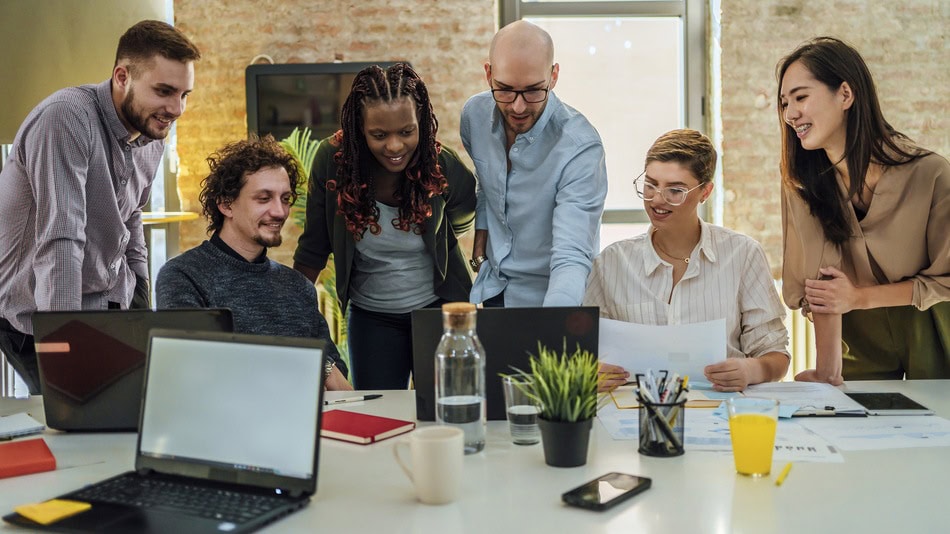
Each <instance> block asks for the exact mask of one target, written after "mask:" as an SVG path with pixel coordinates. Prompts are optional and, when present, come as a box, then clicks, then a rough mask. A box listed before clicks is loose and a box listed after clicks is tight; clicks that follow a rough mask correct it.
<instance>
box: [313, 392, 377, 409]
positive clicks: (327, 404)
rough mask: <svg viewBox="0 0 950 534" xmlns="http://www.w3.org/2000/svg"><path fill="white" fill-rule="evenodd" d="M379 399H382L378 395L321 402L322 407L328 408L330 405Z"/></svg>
mask: <svg viewBox="0 0 950 534" xmlns="http://www.w3.org/2000/svg"><path fill="white" fill-rule="evenodd" d="M380 397H382V395H380V394H373V395H360V396H359V397H343V398H341V399H336V400H328V401H323V405H324V406H330V405H331V404H343V403H344V402H361V401H368V400H373V399H378V398H380Z"/></svg>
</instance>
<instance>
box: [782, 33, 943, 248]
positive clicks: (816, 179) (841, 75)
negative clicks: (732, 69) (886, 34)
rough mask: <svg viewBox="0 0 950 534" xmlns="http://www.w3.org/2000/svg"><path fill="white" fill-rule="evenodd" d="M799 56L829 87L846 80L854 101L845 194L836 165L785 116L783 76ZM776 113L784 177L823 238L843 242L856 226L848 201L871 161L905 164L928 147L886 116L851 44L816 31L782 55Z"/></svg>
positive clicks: (835, 87) (861, 184)
mask: <svg viewBox="0 0 950 534" xmlns="http://www.w3.org/2000/svg"><path fill="white" fill-rule="evenodd" d="M796 61H800V62H801V63H802V65H803V66H804V67H805V68H806V69H808V71H809V72H811V74H812V76H814V77H815V79H816V80H818V81H820V82H821V83H823V84H824V85H826V86H827V87H828V88H829V89H830V90H831V91H837V90H838V88H839V87H841V84H842V83H844V82H848V85H849V86H850V87H851V91H852V93H853V94H854V103H853V104H852V105H851V108H850V109H849V110H848V111H847V119H846V124H847V130H846V137H845V149H844V154H843V155H842V158H843V159H845V160H847V164H848V175H849V177H850V182H851V183H850V185H849V187H848V197H846V198H843V197H842V195H841V193H840V191H839V190H838V183H837V180H836V179H835V173H834V165H835V164H836V163H838V162H836V161H831V160H830V159H828V155H827V154H826V153H825V151H824V150H805V149H804V148H802V146H801V143H800V142H799V140H798V137H797V136H796V134H795V130H794V128H792V127H791V125H789V124H787V123H786V122H785V116H784V110H783V109H782V96H781V93H782V78H783V77H784V76H785V71H787V70H788V68H789V67H790V66H791V65H792V63H795V62H796ZM776 76H777V78H778V84H779V89H778V93H777V102H778V106H777V107H778V118H779V124H780V125H781V126H782V132H783V134H782V163H781V168H782V182H783V183H784V184H785V186H786V187H788V188H790V189H791V190H793V191H796V192H797V193H798V194H799V195H800V196H801V197H802V199H803V200H804V201H805V202H806V203H807V204H808V208H809V210H810V211H811V214H812V216H813V217H816V218H817V219H818V220H819V221H820V222H821V227H822V229H823V230H824V232H825V238H826V239H827V240H829V241H831V242H832V243H834V244H836V245H841V244H843V243H844V242H846V241H847V240H848V239H850V238H851V236H852V234H853V229H852V228H851V226H850V224H849V223H848V218H847V217H846V213H847V211H846V210H845V203H846V202H849V199H850V198H853V197H854V196H856V195H858V194H859V193H860V192H861V191H862V190H863V189H864V187H865V179H866V175H867V171H868V167H869V166H870V164H871V163H872V162H873V163H877V164H880V165H884V166H893V165H902V164H904V163H908V162H910V161H913V160H915V159H917V158H919V157H921V156H923V155H925V154H927V153H928V152H927V151H925V150H923V149H921V148H919V147H917V146H916V145H914V144H913V142H912V141H911V140H910V139H909V138H908V137H907V136H906V135H904V134H902V133H900V132H898V131H897V130H895V129H894V128H893V127H891V125H890V124H889V123H888V122H887V121H886V120H884V114H883V113H881V105H880V102H878V99H877V91H876V90H875V88H874V80H873V78H872V77H871V71H870V70H869V69H868V66H867V64H866V63H865V62H864V59H863V58H862V57H861V54H859V53H858V51H857V50H855V49H854V48H853V47H851V46H849V45H848V44H846V43H844V42H843V41H841V40H839V39H836V38H834V37H817V38H815V39H812V40H811V41H807V42H805V43H803V44H801V45H800V46H799V47H798V48H796V49H795V51H794V52H792V53H791V54H789V55H787V56H785V57H784V58H782V60H781V61H780V62H779V64H778V66H777V68H776Z"/></svg>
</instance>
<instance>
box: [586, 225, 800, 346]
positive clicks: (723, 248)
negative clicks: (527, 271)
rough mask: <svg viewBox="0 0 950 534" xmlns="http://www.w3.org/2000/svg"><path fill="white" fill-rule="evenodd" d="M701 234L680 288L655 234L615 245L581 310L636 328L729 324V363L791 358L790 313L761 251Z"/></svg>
mask: <svg viewBox="0 0 950 534" xmlns="http://www.w3.org/2000/svg"><path fill="white" fill-rule="evenodd" d="M701 226H702V236H701V237H700V241H699V244H698V245H696V248H695V249H693V252H692V254H690V260H689V264H688V265H687V268H686V272H685V273H684V274H683V278H682V279H681V280H680V281H679V283H678V284H676V287H673V266H672V265H670V264H669V263H667V262H666V261H663V260H662V259H660V257H659V255H657V253H656V251H655V250H654V248H653V243H652V241H651V240H650V233H651V232H652V227H651V228H650V230H649V231H647V233H646V234H643V235H639V236H637V237H634V238H631V239H627V240H624V241H620V242H618V243H614V244H613V245H610V246H609V247H607V248H606V249H605V250H604V251H603V252H602V253H601V254H600V256H598V257H597V258H596V259H595V260H594V265H593V268H592V270H591V273H590V277H589V278H588V281H587V294H586V296H585V298H584V304H585V305H587V306H600V315H601V317H606V318H609V319H616V320H620V321H629V322H632V323H638V324H651V325H667V324H689V323H697V322H703V321H712V320H715V319H721V318H725V320H726V345H727V347H726V354H727V356H728V357H730V358H739V357H757V356H761V355H763V354H765V353H768V352H773V351H774V352H781V353H785V354H788V351H787V350H786V346H787V344H788V331H787V330H786V328H785V324H784V322H783V319H784V317H785V313H786V312H785V308H784V306H782V303H781V301H780V300H779V297H778V292H777V291H776V290H775V284H774V282H773V281H772V276H771V273H770V271H769V265H768V260H767V259H766V257H765V252H764V251H763V250H762V246H761V245H759V243H758V242H756V241H755V240H754V239H752V238H750V237H748V236H746V235H743V234H740V233H738V232H734V231H732V230H728V229H726V228H723V227H721V226H715V225H712V224H707V223H705V222H701ZM671 292H672V298H670V294H671ZM668 300H669V302H667V301H668Z"/></svg>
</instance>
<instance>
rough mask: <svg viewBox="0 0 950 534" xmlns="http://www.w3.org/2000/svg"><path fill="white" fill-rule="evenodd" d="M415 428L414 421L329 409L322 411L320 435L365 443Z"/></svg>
mask: <svg viewBox="0 0 950 534" xmlns="http://www.w3.org/2000/svg"><path fill="white" fill-rule="evenodd" d="M413 428H416V423H414V422H412V421H403V420H401V419H390V418H389V417H380V416H378V415H369V414H365V413H357V412H348V411H346V410H330V411H328V412H324V413H323V424H322V426H321V428H320V435H321V436H323V437H325V438H331V439H339V440H342V441H351V442H353V443H360V444H362V445H366V444H367V443H375V442H377V441H382V440H384V439H386V438H391V437H393V436H398V435H399V434H403V433H406V432H409V431H410V430H412V429H413Z"/></svg>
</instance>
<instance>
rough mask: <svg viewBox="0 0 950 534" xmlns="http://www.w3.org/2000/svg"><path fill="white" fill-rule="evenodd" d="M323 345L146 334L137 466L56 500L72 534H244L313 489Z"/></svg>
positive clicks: (18, 519) (60, 525) (16, 518)
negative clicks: (75, 504)
mask: <svg viewBox="0 0 950 534" xmlns="http://www.w3.org/2000/svg"><path fill="white" fill-rule="evenodd" d="M323 359H324V351H323V342H322V341H319V340H316V339H310V338H286V337H272V336H250V335H241V334H223V333H211V332H186V331H174V330H153V331H152V333H151V336H150V341H149V353H148V363H147V368H146V377H145V390H144V395H143V400H142V416H141V432H140V433H139V439H138V444H137V447H136V454H135V470H134V471H129V472H127V473H124V474H121V475H119V476H116V477H113V478H110V479H108V480H105V481H102V482H99V483H97V484H94V485H91V486H86V487H84V488H82V489H79V490H77V491H74V492H71V493H68V494H65V495H61V496H59V497H58V498H60V499H69V500H76V501H80V502H88V503H91V504H92V508H91V509H89V510H88V511H85V512H82V513H80V514H77V515H74V516H71V517H68V518H66V519H63V520H62V521H59V522H57V523H53V524H51V525H49V526H46V527H44V526H41V525H39V524H36V523H34V522H32V521H30V520H28V519H26V518H24V517H22V516H20V515H18V514H16V513H13V514H10V515H7V516H5V517H4V520H5V521H8V522H10V523H14V524H17V525H20V526H26V527H29V528H33V529H44V530H59V531H70V532H123V533H134V532H156V533H158V532H162V533H168V532H174V533H175V534H186V533H198V532H209V533H210V532H216V533H221V532H250V531H253V530H257V529H259V528H261V527H262V526H264V525H266V524H268V523H270V522H272V521H275V520H277V519H278V518H280V517H281V516H283V515H286V514H288V513H290V512H292V511H294V510H297V509H299V508H301V507H303V506H305V505H306V504H307V503H308V502H309V500H310V497H311V496H312V495H313V494H314V493H315V492H316V489H317V467H318V459H319V433H320V432H319V429H320V418H321V415H322V411H321V407H322V404H323V372H322V369H323Z"/></svg>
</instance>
